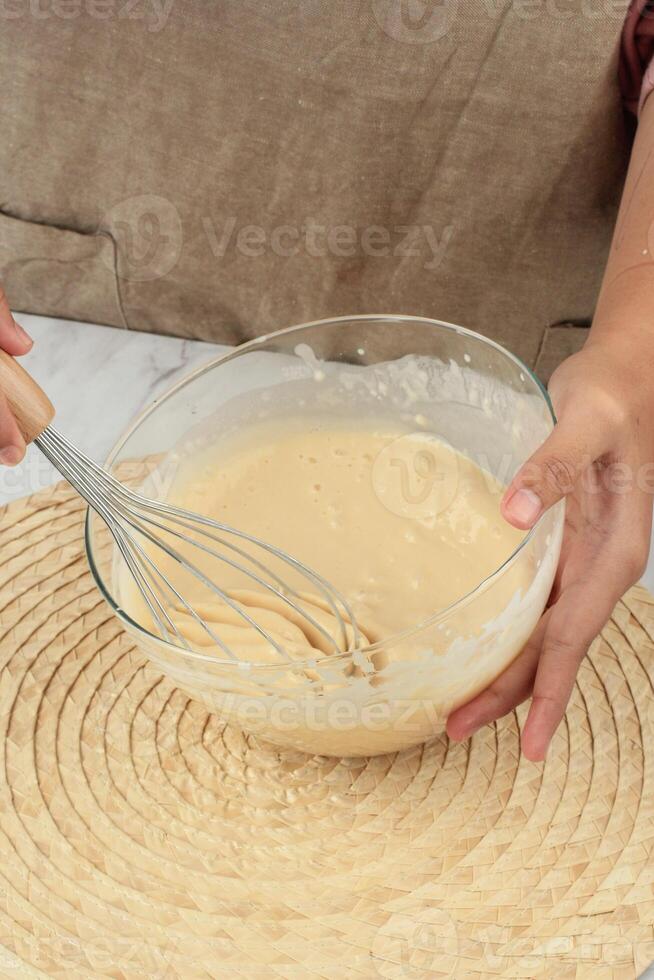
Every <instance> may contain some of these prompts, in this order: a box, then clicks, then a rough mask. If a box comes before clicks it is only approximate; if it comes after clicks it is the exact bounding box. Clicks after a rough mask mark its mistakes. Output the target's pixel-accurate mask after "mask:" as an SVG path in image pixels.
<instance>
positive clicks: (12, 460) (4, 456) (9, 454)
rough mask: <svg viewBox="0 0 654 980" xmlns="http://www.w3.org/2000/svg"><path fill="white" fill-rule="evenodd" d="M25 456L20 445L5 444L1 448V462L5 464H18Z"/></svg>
mask: <svg viewBox="0 0 654 980" xmlns="http://www.w3.org/2000/svg"><path fill="white" fill-rule="evenodd" d="M22 458H23V454H22V452H21V451H20V449H19V448H18V446H5V448H4V449H0V463H2V465H3V466H16V465H17V464H18V463H20V461H21V459H22Z"/></svg>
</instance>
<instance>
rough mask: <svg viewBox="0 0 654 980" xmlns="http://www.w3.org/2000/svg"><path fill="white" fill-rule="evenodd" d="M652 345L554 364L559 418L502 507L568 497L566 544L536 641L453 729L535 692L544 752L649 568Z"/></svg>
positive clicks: (531, 513) (525, 515) (518, 512)
mask: <svg viewBox="0 0 654 980" xmlns="http://www.w3.org/2000/svg"><path fill="white" fill-rule="evenodd" d="M653 366H654V346H653V349H652V352H651V353H650V354H649V355H647V353H646V352H645V351H643V350H641V349H633V348H632V349H630V347H629V344H627V343H624V339H623V342H622V343H621V344H617V343H610V342H608V341H607V340H606V339H604V340H603V341H601V342H599V341H598V342H593V341H592V335H591V339H590V340H589V342H588V343H587V344H586V346H585V347H584V349H583V350H582V351H581V352H580V353H578V354H575V355H574V356H573V357H570V358H569V359H568V360H567V361H565V362H564V363H563V364H562V365H561V366H560V367H559V368H558V369H557V371H556V372H555V373H554V375H553V376H552V380H551V382H550V394H551V397H552V402H553V404H554V409H555V412H556V414H557V418H558V423H557V425H556V426H555V428H554V431H553V433H552V435H551V436H550V438H549V439H548V440H547V441H546V442H545V443H544V444H543V446H542V447H541V448H540V449H539V450H538V452H536V453H535V455H534V456H533V457H532V458H531V460H529V462H528V463H527V464H525V466H523V467H522V469H521V470H520V471H519V472H518V474H517V475H516V477H515V479H514V480H513V482H512V483H511V485H510V486H509V487H508V489H507V491H506V493H505V495H504V498H503V501H502V513H503V515H504V517H505V518H506V520H507V521H509V523H511V524H513V525H514V526H515V527H518V528H525V529H526V528H530V527H532V526H533V524H535V522H536V521H537V520H538V518H539V516H540V515H541V514H542V513H543V511H545V510H547V508H548V507H551V506H552V505H553V504H554V503H556V502H557V501H558V500H560V499H561V498H562V497H565V498H566V518H565V531H564V538H563V548H562V552H561V560H560V563H559V567H558V571H557V574H556V579H555V582H554V588H553V591H552V595H551V597H550V601H549V604H548V607H547V609H546V611H545V613H544V615H543V617H542V618H541V620H540V622H539V624H538V626H537V627H536V630H535V631H534V633H533V635H532V636H531V638H530V640H529V642H528V643H527V645H526V646H525V648H524V649H523V651H522V652H521V653H520V655H519V656H518V657H517V658H516V660H514V662H513V663H512V664H511V665H510V666H509V667H508V668H507V669H506V670H505V671H504V673H503V674H501V675H500V677H498V678H497V680H496V681H494V683H493V684H491V685H490V687H488V688H487V689H486V690H485V691H482V693H481V694H479V695H477V697H475V698H474V699H473V700H472V701H470V702H468V704H465V705H463V706H462V707H460V708H458V709H457V710H456V711H454V712H453V713H452V714H451V715H450V717H449V719H448V724H447V731H448V734H449V735H450V737H451V738H453V739H456V740H462V739H466V738H468V737H469V736H470V735H472V734H473V732H475V731H476V730H477V729H478V728H480V727H481V726H482V725H487V724H488V723H489V722H492V721H495V720H496V719H497V718H499V717H501V716H502V715H504V714H506V713H507V712H509V711H511V710H513V708H515V707H516V706H517V705H518V704H520V703H521V702H522V701H525V700H526V699H527V698H528V697H530V696H531V706H530V709H529V713H528V717H527V721H526V723H525V725H524V729H523V731H522V751H523V753H524V755H525V756H526V757H527V758H528V759H532V760H534V761H540V760H542V759H544V758H545V755H546V752H547V749H548V746H549V744H550V741H551V739H552V736H553V735H554V732H555V731H556V728H557V726H558V724H559V722H560V721H561V719H562V718H563V715H564V713H565V709H566V705H567V703H568V699H569V697H570V694H571V692H572V688H573V685H574V682H575V677H576V674H577V670H578V668H579V665H580V663H581V661H582V660H583V658H584V656H585V654H586V652H587V651H588V648H589V646H590V644H591V643H592V641H593V640H594V638H595V637H596V636H597V634H598V633H599V632H600V630H601V629H602V627H603V626H604V624H605V623H606V621H607V619H608V618H609V616H610V615H611V612H612V611H613V608H614V606H615V604H616V602H617V601H618V599H619V598H620V597H621V596H622V595H623V594H624V593H625V592H626V591H627V589H628V588H629V587H630V586H631V585H633V584H634V583H635V582H636V581H637V580H638V579H639V578H640V576H641V575H642V573H643V571H644V569H645V565H646V562H647V555H648V552H649V544H650V533H651V525H652V495H653V493H654V370H653Z"/></svg>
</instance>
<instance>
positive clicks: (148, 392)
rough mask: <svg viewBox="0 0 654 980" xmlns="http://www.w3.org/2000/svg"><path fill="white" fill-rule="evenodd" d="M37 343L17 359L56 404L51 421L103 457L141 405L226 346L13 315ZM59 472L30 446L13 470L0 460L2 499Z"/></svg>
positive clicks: (23, 492) (47, 480)
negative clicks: (54, 417)
mask: <svg viewBox="0 0 654 980" xmlns="http://www.w3.org/2000/svg"><path fill="white" fill-rule="evenodd" d="M16 319H17V320H18V322H19V323H21V324H22V325H23V326H24V327H25V329H26V330H27V332H28V333H29V334H30V336H31V337H33V338H34V342H35V343H34V348H33V349H32V351H31V352H30V353H29V354H28V355H27V356H26V357H24V358H21V362H22V364H23V365H24V367H25V368H26V369H27V370H28V371H30V373H31V374H32V375H33V376H34V378H36V380H37V381H38V382H39V384H40V385H41V386H42V387H43V388H44V390H45V391H46V393H47V394H48V396H49V397H50V400H51V401H52V403H53V404H54V406H55V408H56V410H57V417H56V422H55V425H56V427H57V428H58V429H59V430H60V431H61V432H62V433H63V434H64V435H65V436H66V437H67V438H68V439H70V440H71V442H73V443H74V444H75V445H77V446H78V447H79V448H80V449H81V450H83V451H84V452H86V453H88V455H89V456H91V457H92V458H93V459H95V460H97V461H98V462H102V461H103V460H104V459H105V458H106V456H107V454H108V453H109V450H110V449H111V447H112V446H113V444H114V443H115V442H116V440H117V439H118V437H119V436H120V435H121V433H122V432H123V431H124V430H125V429H126V428H127V427H128V425H129V424H130V422H131V421H132V419H133V418H134V416H135V415H137V413H138V412H139V411H141V409H143V408H144V407H145V406H146V405H148V404H149V403H150V402H151V401H152V400H153V399H154V398H155V397H156V396H157V395H158V394H161V392H163V391H165V390H166V389H167V388H169V387H171V386H172V385H173V384H174V383H175V381H177V380H178V379H179V378H181V377H183V376H184V375H185V374H188V373H189V371H191V370H192V368H194V367H197V366H198V365H200V364H202V363H204V362H206V361H209V360H211V359H212V358H214V357H215V356H216V355H217V354H219V353H220V352H221V351H223V350H226V348H224V347H219V346H217V345H214V344H204V343H201V342H198V341H189V340H179V339H177V338H175V337H159V336H155V335H153V334H146V333H137V332H136V331H130V330H118V329H114V328H112V327H99V326H95V325H92V324H88V323H73V322H71V321H70V320H54V319H50V318H48V317H40V316H27V315H26V314H18V313H17V314H16ZM59 479H61V477H60V476H59V475H58V474H57V472H56V471H55V470H54V469H53V467H52V466H51V465H50V464H49V463H48V462H47V460H45V459H44V457H43V456H42V455H41V453H40V452H39V451H38V449H35V448H34V447H30V448H29V449H28V453H27V456H26V458H25V461H24V462H23V463H22V464H21V465H20V466H17V467H15V468H14V469H8V468H6V467H0V503H6V502H7V501H9V500H13V499H15V498H17V497H23V496H25V495H27V494H30V493H35V492H36V491H37V490H41V489H42V488H43V487H46V486H49V485H50V484H52V483H55V482H56V481H57V480H59Z"/></svg>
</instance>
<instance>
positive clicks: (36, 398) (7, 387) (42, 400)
mask: <svg viewBox="0 0 654 980" xmlns="http://www.w3.org/2000/svg"><path fill="white" fill-rule="evenodd" d="M0 391H1V392H2V394H3V395H4V396H5V398H6V399H7V401H8V402H9V407H10V408H11V410H12V412H13V413H14V416H15V418H16V422H17V423H18V428H19V429H20V431H21V434H22V436H23V439H24V440H25V442H27V443H30V442H33V441H34V439H36V437H37V436H40V435H41V433H42V432H43V430H44V429H45V428H47V426H49V425H50V423H51V422H52V420H53V418H54V414H55V410H54V408H53V406H52V403H51V402H50V399H49V398H48V396H47V395H46V394H45V392H44V391H42V390H41V388H40V387H39V386H38V385H37V383H36V381H35V380H34V378H32V377H31V376H30V375H29V374H28V373H27V371H26V370H25V368H23V367H21V366H20V364H19V363H18V361H17V360H16V359H15V358H13V357H12V356H11V355H10V354H7V353H6V351H3V350H0Z"/></svg>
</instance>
